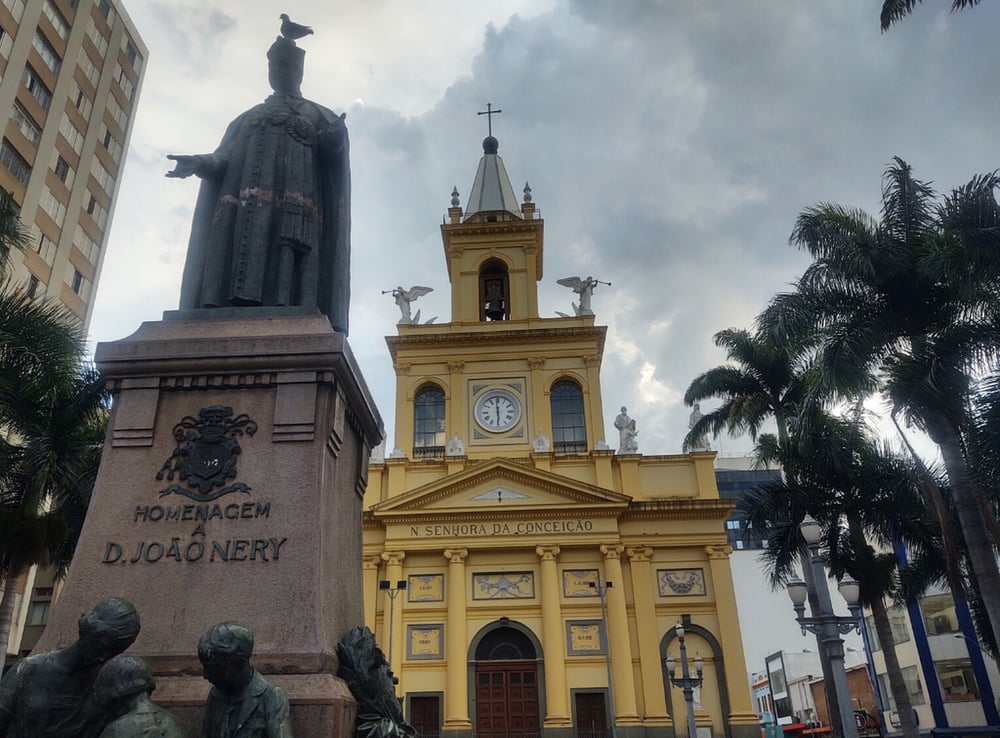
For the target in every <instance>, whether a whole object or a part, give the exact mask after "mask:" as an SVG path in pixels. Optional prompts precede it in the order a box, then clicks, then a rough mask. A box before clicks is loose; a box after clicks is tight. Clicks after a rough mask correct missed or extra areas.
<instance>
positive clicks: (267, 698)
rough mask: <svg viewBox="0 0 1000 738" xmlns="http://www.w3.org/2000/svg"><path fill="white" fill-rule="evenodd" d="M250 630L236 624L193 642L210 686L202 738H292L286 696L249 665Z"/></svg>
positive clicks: (217, 628) (214, 629)
mask: <svg viewBox="0 0 1000 738" xmlns="http://www.w3.org/2000/svg"><path fill="white" fill-rule="evenodd" d="M252 654H253V632H252V631H251V630H250V629H249V628H245V627H243V626H242V625H238V624H237V623H219V624H218V625H214V626H212V627H211V628H210V629H209V631H208V632H207V633H205V635H203V636H202V637H201V640H199V641H198V658H199V659H201V665H202V669H203V672H204V676H205V679H207V680H208V681H210V682H211V683H212V691H211V692H209V695H208V703H207V704H206V706H205V722H204V726H203V729H202V738H292V723H291V719H290V717H289V713H288V698H286V697H285V693H284V692H282V691H281V689H280V688H278V687H275V686H274V685H273V684H271V683H269V682H268V681H266V680H265V679H264V677H262V676H261V675H260V674H258V673H257V672H256V671H255V670H254V669H253V667H251V666H250V656H251V655H252Z"/></svg>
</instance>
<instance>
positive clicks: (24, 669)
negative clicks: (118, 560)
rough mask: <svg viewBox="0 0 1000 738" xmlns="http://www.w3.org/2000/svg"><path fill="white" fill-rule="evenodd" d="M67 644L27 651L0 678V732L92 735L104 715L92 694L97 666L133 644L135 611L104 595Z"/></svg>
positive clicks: (67, 737)
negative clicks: (31, 654) (70, 643)
mask: <svg viewBox="0 0 1000 738" xmlns="http://www.w3.org/2000/svg"><path fill="white" fill-rule="evenodd" d="M79 633H80V637H79V639H78V640H77V641H76V642H75V643H73V644H72V645H71V646H68V647H66V648H60V649H57V650H55V651H49V652H48V653H40V654H37V655H34V656H29V657H28V658H26V659H24V660H23V661H21V663H19V664H18V665H17V666H15V667H14V668H13V669H11V670H10V671H9V672H7V674H6V676H4V678H3V681H2V682H0V736H5V737H6V738H37V736H42V735H44V736H56V737H58V738H94V736H97V735H98V734H99V733H100V731H101V729H102V728H103V727H104V724H105V723H106V722H107V716H106V715H105V714H104V713H103V712H102V711H101V710H99V709H98V708H97V707H96V705H95V704H94V703H93V701H92V699H91V689H92V687H93V685H94V680H95V678H96V677H97V674H98V671H99V670H100V668H101V665H102V664H104V663H105V662H106V661H108V660H109V659H110V658H112V657H113V656H117V655H118V654H120V653H121V652H122V651H124V650H125V649H126V648H128V647H129V646H131V645H132V643H133V641H135V639H136V636H138V635H139V613H137V612H136V610H135V607H133V606H132V603H130V602H128V601H127V600H123V599H120V598H117V597H109V598H108V599H106V600H104V601H103V602H100V603H98V604H97V605H96V606H95V607H94V609H93V610H88V611H87V612H85V613H84V614H83V615H81V616H80V623H79Z"/></svg>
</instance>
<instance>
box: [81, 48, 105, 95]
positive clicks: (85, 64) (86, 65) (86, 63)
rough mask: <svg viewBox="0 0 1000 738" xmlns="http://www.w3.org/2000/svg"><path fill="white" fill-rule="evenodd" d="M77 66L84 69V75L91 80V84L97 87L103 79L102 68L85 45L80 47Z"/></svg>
mask: <svg viewBox="0 0 1000 738" xmlns="http://www.w3.org/2000/svg"><path fill="white" fill-rule="evenodd" d="M77 66H79V67H80V69H82V70H83V76H84V77H86V78H87V79H88V80H90V84H92V85H93V86H94V88H95V89H96V88H97V83H98V82H100V81H101V70H100V69H98V68H97V65H96V64H94V60H93V59H91V58H90V54H88V53H87V50H86V49H85V48H84V47H82V46H81V47H80V56H79V57H78V58H77Z"/></svg>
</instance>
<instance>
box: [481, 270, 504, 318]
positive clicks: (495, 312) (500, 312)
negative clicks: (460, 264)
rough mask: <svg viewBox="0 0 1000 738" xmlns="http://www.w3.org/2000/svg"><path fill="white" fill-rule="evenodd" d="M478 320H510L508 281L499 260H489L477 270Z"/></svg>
mask: <svg viewBox="0 0 1000 738" xmlns="http://www.w3.org/2000/svg"><path fill="white" fill-rule="evenodd" d="M479 319H480V320H510V280H509V279H508V278H507V266H506V265H505V264H504V263H503V262H502V261H500V260H499V259H490V260H489V261H487V262H486V263H485V264H483V266H482V267H480V269H479Z"/></svg>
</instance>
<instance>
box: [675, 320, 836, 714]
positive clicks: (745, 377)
mask: <svg viewBox="0 0 1000 738" xmlns="http://www.w3.org/2000/svg"><path fill="white" fill-rule="evenodd" d="M779 335H780V334H779V333H778V332H770V333H768V332H763V331H760V330H757V331H753V332H751V331H747V330H739V329H735V328H730V329H727V330H723V331H719V332H718V333H716V334H715V336H714V340H715V344H716V345H717V346H720V347H724V348H725V349H726V356H727V358H728V359H729V361H730V362H731V363H729V364H724V365H722V366H718V367H715V368H714V369H710V370H708V371H707V372H704V373H703V374H700V375H699V376H697V377H695V379H694V380H693V381H692V382H691V384H690V385H689V386H688V389H687V391H686V392H685V393H684V402H685V404H687V405H693V404H694V403H695V402H700V401H702V400H707V399H713V398H714V399H721V400H722V404H721V405H720V406H719V407H718V408H716V409H715V410H712V411H710V412H709V413H706V414H705V415H703V416H702V417H701V418H700V419H699V420H698V421H697V422H696V423H695V424H694V426H693V427H692V428H691V429H690V430H689V432H688V435H687V436H686V437H685V439H684V447H685V448H686V449H687V448H691V447H692V446H694V445H695V444H697V443H698V442H699V440H700V439H701V438H704V437H705V435H706V434H707V433H711V434H712V435H713V437H717V436H718V435H719V434H720V433H722V432H723V431H727V432H728V433H729V434H730V435H740V434H742V433H749V434H750V436H751V438H755V439H756V438H757V437H758V434H759V433H760V429H761V427H762V426H763V425H764V423H766V422H767V421H768V420H769V419H770V418H772V417H773V418H774V420H775V422H776V423H777V427H778V437H777V439H775V440H774V443H775V444H778V443H781V444H784V445H786V446H787V445H788V443H789V425H790V423H792V422H793V421H794V419H795V418H797V417H798V416H799V414H800V413H801V412H802V410H803V408H804V407H806V406H813V405H814V403H815V397H814V395H812V394H811V393H810V392H809V389H808V388H809V386H810V380H809V374H810V371H811V367H810V364H809V361H808V359H807V358H805V357H807V355H808V354H807V353H806V352H801V351H797V350H793V349H792V347H791V345H790V344H789V343H787V342H783V341H781V340H779V338H778V336H779ZM786 462H787V464H788V465H787V466H785V467H784V469H783V471H784V474H785V477H786V478H787V479H792V480H795V479H797V476H798V470H797V468H796V466H795V460H794V459H792V458H791V457H789V458H786ZM800 553H801V556H802V557H803V558H804V557H806V556H808V554H806V553H805V548H804V547H800ZM803 574H804V576H805V579H806V582H807V584H808V585H809V587H808V596H809V606H810V607H811V608H812V610H813V611H814V612H818V608H819V600H818V597H817V592H816V587H817V586H818V585H819V583H818V582H814V581H813V580H812V573H811V569H810V568H809V567H808V566H803ZM817 646H818V649H819V653H820V664H821V666H822V668H823V677H824V685H825V687H824V688H825V690H826V695H827V704H829V706H830V719H831V723H832V725H833V728H834V730H835V731H836V733H837V734H842V733H843V728H842V726H841V721H840V708H839V702H838V699H837V694H836V692H835V690H834V689H833V673H832V670H831V666H830V662H829V659H828V658H827V656H826V651H825V649H824V646H823V644H822V643H821V642H820V639H819V636H817Z"/></svg>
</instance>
